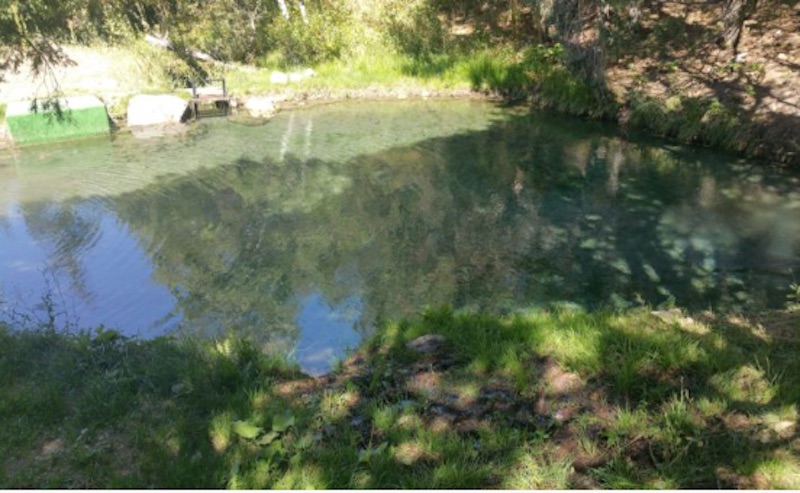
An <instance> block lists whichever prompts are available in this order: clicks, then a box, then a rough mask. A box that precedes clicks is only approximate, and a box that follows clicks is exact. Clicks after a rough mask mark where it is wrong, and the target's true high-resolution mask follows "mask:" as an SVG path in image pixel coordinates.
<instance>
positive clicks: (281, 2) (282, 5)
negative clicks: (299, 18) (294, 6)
mask: <svg viewBox="0 0 800 493" xmlns="http://www.w3.org/2000/svg"><path fill="white" fill-rule="evenodd" d="M276 1H277V2H278V7H280V9H281V14H283V18H284V19H286V20H287V21H288V20H289V9H288V8H286V0H276Z"/></svg>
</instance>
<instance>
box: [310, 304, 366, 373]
mask: <svg viewBox="0 0 800 493" xmlns="http://www.w3.org/2000/svg"><path fill="white" fill-rule="evenodd" d="M362 310H363V303H362V302H361V300H360V299H359V298H358V297H356V296H352V297H350V298H347V299H345V300H343V301H342V302H341V303H340V304H339V305H336V306H331V305H330V304H328V303H327V302H326V301H325V298H324V297H323V296H322V294H321V293H319V292H314V293H312V294H311V295H308V296H305V297H304V298H303V300H302V301H301V302H300V312H299V313H298V314H297V318H296V319H295V323H296V325H297V327H298V328H299V329H300V338H299V340H298V342H297V349H296V351H295V355H296V359H297V361H298V362H299V363H300V364H301V365H302V367H303V368H304V369H305V371H306V372H308V373H310V374H312V375H320V374H323V373H326V372H327V371H328V370H329V369H330V366H331V364H332V363H333V362H335V361H336V360H339V359H341V358H343V357H344V356H346V350H347V349H348V348H353V347H355V346H356V345H358V341H359V340H360V339H361V334H360V333H359V332H358V331H357V330H356V329H357V328H358V321H359V319H360V318H361V311H362Z"/></svg>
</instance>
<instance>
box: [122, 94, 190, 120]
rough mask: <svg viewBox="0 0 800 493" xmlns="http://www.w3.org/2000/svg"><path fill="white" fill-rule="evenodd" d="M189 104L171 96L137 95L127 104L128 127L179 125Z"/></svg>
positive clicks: (185, 114) (185, 115)
mask: <svg viewBox="0 0 800 493" xmlns="http://www.w3.org/2000/svg"><path fill="white" fill-rule="evenodd" d="M188 110H189V104H188V103H187V102H186V101H184V100H183V99H181V98H179V97H178V96H173V95H171V94H139V95H137V96H134V97H133V98H131V100H130V101H129V102H128V126H129V127H136V126H144V125H165V124H172V123H181V122H182V121H184V120H185V118H186V117H187V115H188Z"/></svg>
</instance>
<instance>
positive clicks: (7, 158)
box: [0, 101, 800, 374]
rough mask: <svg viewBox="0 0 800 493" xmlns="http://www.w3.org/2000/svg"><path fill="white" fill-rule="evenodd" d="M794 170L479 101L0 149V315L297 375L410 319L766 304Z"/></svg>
mask: <svg viewBox="0 0 800 493" xmlns="http://www.w3.org/2000/svg"><path fill="white" fill-rule="evenodd" d="M795 276H797V277H800V175H798V174H797V173H791V172H789V171H786V170H781V169H779V168H774V167H766V166H763V165H759V164H757V163H752V162H748V161H744V160H740V159H738V158H736V157H732V156H730V155H725V154H718V153H713V152H708V151H704V150H696V149H695V150H692V149H686V148H682V147H678V146H671V145H669V144H666V143H664V142H656V141H641V140H633V141H632V140H627V139H625V138H623V137H621V136H619V135H618V134H616V133H614V132H613V131H612V130H611V129H608V128H604V127H603V126H601V125H599V124H591V123H585V122H581V121H577V120H572V119H565V118H558V117H553V116H547V115H544V114H539V113H533V114H531V113H529V112H525V111H521V110H519V109H517V110H514V109H504V108H498V107H496V106H494V105H492V104H489V103H486V102H475V101H450V102H423V101H419V102H402V103H400V102H394V103H357V104H355V103H351V104H337V105H327V106H320V107H316V108H311V109H304V110H297V111H293V112H286V113H282V114H279V115H278V116H277V117H275V118H274V119H272V120H271V121H269V122H268V123H266V124H263V125H246V124H243V123H241V122H239V123H237V122H233V121H227V120H225V119H209V120H205V121H201V122H199V123H198V124H196V125H194V126H193V127H192V128H191V129H190V130H189V131H187V132H184V133H182V134H178V135H169V136H156V137H151V138H147V139H142V138H137V137H136V136H134V135H126V134H123V135H118V136H115V138H114V139H113V140H109V141H105V140H103V141H90V142H82V143H78V144H71V145H61V146H49V147H35V148H29V149H25V150H23V151H17V152H14V153H7V154H2V155H0V303H1V304H0V310H2V311H1V312H0V317H2V319H5V320H8V321H11V322H13V323H14V325H15V326H17V327H24V326H33V325H36V324H38V323H41V322H50V321H52V322H55V323H56V324H57V325H58V326H60V327H66V328H67V329H68V330H79V329H82V328H91V327H98V326H101V325H102V326H105V327H107V328H114V329H117V330H119V331H120V332H122V333H124V334H127V335H134V336H138V337H142V338H150V337H155V336H158V335H162V334H166V333H171V334H176V335H182V334H186V335H201V336H204V337H211V336H217V335H222V334H224V333H226V332H227V331H235V332H237V333H240V334H244V335H246V336H247V337H251V338H253V340H255V341H257V342H258V344H259V345H260V347H262V348H263V349H264V350H265V351H274V352H277V353H280V354H286V355H290V356H291V357H293V358H295V359H296V360H297V361H299V362H300V364H301V365H302V367H303V368H304V369H305V370H306V371H307V372H309V373H311V374H320V373H323V372H325V371H327V370H328V369H329V368H330V364H331V362H332V361H333V360H334V359H335V358H338V357H341V356H342V355H343V354H345V351H346V349H347V348H348V347H353V346H355V345H356V344H358V342H359V340H360V339H361V337H363V336H364V335H365V334H367V333H368V332H369V331H370V330H371V329H373V328H374V327H376V326H377V325H378V324H380V323H382V321H384V320H391V319H397V318H400V317H414V316H416V315H418V314H419V313H420V312H421V311H422V310H424V308H425V307H438V306H440V305H449V306H452V307H453V308H455V309H458V310H471V311H479V310H481V311H488V312H492V313H503V314H505V313H514V312H516V311H520V310H526V309H531V308H536V307H542V306H550V305H553V304H562V305H570V306H573V307H575V306H577V307H582V308H583V309H589V310H591V309H598V308H607V307H610V308H620V307H628V306H636V305H639V304H643V303H647V304H650V305H652V306H661V305H663V306H673V305H674V306H680V307H685V308H688V309H692V310H699V309H713V310H718V311H720V310H723V311H727V310H741V309H760V308H765V307H780V306H783V304H784V303H785V302H786V295H787V293H788V292H789V286H790V285H791V284H792V283H793V282H795V279H796V277H795Z"/></svg>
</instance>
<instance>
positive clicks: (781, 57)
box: [778, 53, 789, 62]
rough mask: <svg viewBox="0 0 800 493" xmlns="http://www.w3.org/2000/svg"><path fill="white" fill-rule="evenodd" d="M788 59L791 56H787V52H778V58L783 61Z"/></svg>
mask: <svg viewBox="0 0 800 493" xmlns="http://www.w3.org/2000/svg"><path fill="white" fill-rule="evenodd" d="M788 59H789V57H788V56H786V53H778V60H780V61H782V62H785V61H786V60H788Z"/></svg>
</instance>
